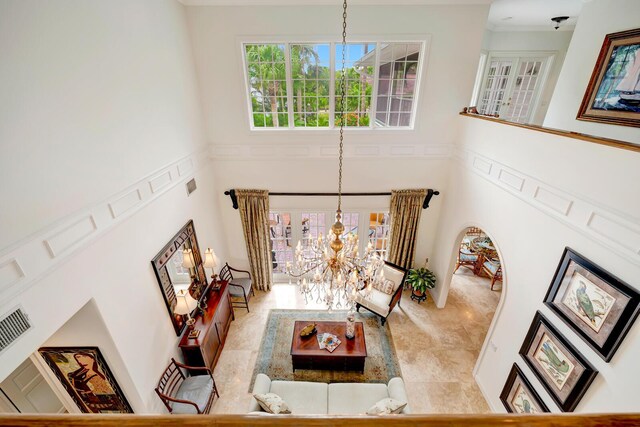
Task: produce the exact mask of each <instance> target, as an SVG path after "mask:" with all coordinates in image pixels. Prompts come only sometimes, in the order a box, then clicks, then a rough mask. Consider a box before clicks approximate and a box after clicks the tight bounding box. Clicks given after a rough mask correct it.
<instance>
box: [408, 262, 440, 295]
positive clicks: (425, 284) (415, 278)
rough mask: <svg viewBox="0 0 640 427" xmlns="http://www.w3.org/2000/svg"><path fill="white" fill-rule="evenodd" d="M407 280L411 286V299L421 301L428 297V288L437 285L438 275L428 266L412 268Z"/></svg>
mask: <svg viewBox="0 0 640 427" xmlns="http://www.w3.org/2000/svg"><path fill="white" fill-rule="evenodd" d="M405 281H406V282H407V283H408V284H409V285H410V286H411V289H412V290H411V299H412V300H416V301H418V303H420V302H421V301H425V300H426V299H427V289H433V287H434V286H436V275H435V274H433V272H432V271H431V270H429V269H428V268H427V267H420V268H412V269H411V270H409V272H408V273H407V278H406V279H405Z"/></svg>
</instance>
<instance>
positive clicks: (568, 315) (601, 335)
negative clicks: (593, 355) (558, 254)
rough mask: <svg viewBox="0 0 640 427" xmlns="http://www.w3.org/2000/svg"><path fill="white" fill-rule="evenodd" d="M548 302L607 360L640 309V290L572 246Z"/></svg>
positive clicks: (555, 311) (566, 252)
mask: <svg viewBox="0 0 640 427" xmlns="http://www.w3.org/2000/svg"><path fill="white" fill-rule="evenodd" d="M544 303H545V305H546V306H547V307H549V308H550V309H551V310H552V311H553V312H554V313H556V314H557V315H558V317H560V319H562V320H563V321H564V322H565V323H566V324H567V325H569V326H570V327H571V329H573V330H574V331H575V332H576V333H577V334H578V335H580V337H581V338H582V339H583V340H584V341H585V342H586V343H587V344H589V345H590V346H591V348H593V349H594V350H595V351H596V352H597V353H598V355H600V357H602V358H603V359H604V360H606V361H607V362H608V361H610V360H611V358H612V357H613V355H614V354H615V352H616V350H617V349H618V347H619V346H620V344H621V343H622V340H623V339H624V337H625V335H626V334H627V332H629V329H631V326H632V325H633V322H634V321H635V320H636V318H637V317H638V313H640V293H638V292H637V291H636V290H634V289H633V288H631V287H630V286H629V285H627V284H626V283H624V282H623V281H622V280H620V279H618V278H616V277H615V276H613V275H611V274H610V273H608V272H606V271H605V270H603V269H602V268H600V267H598V266H597V265H595V264H594V263H593V262H591V261H589V260H588V259H586V258H585V257H583V256H582V255H580V254H578V253H577V252H575V251H573V250H572V249H571V248H565V249H564V253H563V254H562V259H561V260H560V264H559V265H558V269H557V270H556V274H555V276H554V278H553V281H552V282H551V287H550V288H549V291H548V292H547V295H546V296H545V298H544Z"/></svg>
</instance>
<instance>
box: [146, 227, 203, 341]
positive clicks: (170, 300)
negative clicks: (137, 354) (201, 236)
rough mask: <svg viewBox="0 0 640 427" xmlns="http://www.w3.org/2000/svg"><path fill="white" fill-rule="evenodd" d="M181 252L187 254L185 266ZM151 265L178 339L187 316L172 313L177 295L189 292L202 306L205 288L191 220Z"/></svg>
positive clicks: (198, 250) (199, 253)
mask: <svg viewBox="0 0 640 427" xmlns="http://www.w3.org/2000/svg"><path fill="white" fill-rule="evenodd" d="M184 250H187V253H188V255H187V259H188V261H187V262H185V254H184ZM151 265H152V266H153V270H154V271H155V273H156V278H157V279H158V285H160V290H161V291H162V296H163V297H164V301H165V303H166V304H167V310H168V311H169V316H170V317H171V321H172V323H173V327H174V329H175V331H176V335H180V334H181V333H182V331H183V330H184V327H185V326H186V321H187V316H185V315H180V314H175V313H174V312H173V310H174V308H175V306H176V304H177V298H176V294H177V293H178V292H179V291H180V290H182V289H188V291H189V293H190V294H191V296H192V297H193V298H194V299H195V300H196V301H198V302H202V300H203V299H204V298H205V295H206V290H207V285H208V284H207V278H206V277H207V276H206V275H205V272H204V267H203V265H202V255H201V252H200V247H199V246H198V239H197V237H196V230H195V227H194V226H193V220H189V222H187V223H186V224H185V225H184V227H182V228H181V229H180V231H178V233H177V234H176V235H175V236H173V238H172V239H171V240H170V241H169V242H168V243H167V244H166V245H165V246H164V247H163V248H162V250H161V251H160V252H158V254H157V255H156V256H155V257H154V258H153V260H152V261H151ZM190 265H192V266H193V267H191V266H190Z"/></svg>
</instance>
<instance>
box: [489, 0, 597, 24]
mask: <svg viewBox="0 0 640 427" xmlns="http://www.w3.org/2000/svg"><path fill="white" fill-rule="evenodd" d="M587 1H589V0H495V1H494V2H493V3H492V4H491V10H490V11H489V20H488V22H487V27H488V28H489V29H492V30H544V29H548V30H553V29H554V25H555V23H553V22H552V21H551V18H553V17H555V16H568V17H569V19H568V20H567V21H565V22H564V23H563V24H561V26H560V30H563V29H564V30H567V29H573V27H575V24H576V19H577V17H578V15H579V14H580V11H581V10H582V6H583V5H584V3H586V2H587Z"/></svg>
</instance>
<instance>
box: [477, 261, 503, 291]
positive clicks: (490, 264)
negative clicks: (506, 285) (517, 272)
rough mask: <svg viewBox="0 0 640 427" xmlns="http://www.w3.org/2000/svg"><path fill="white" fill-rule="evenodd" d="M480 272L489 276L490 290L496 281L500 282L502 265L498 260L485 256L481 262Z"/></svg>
mask: <svg viewBox="0 0 640 427" xmlns="http://www.w3.org/2000/svg"><path fill="white" fill-rule="evenodd" d="M482 272H483V273H486V274H487V276H489V277H490V278H491V290H493V285H494V284H495V283H496V282H497V281H500V282H502V265H501V264H500V261H499V260H497V259H493V260H492V259H489V258H487V259H486V260H485V261H484V263H482Z"/></svg>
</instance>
